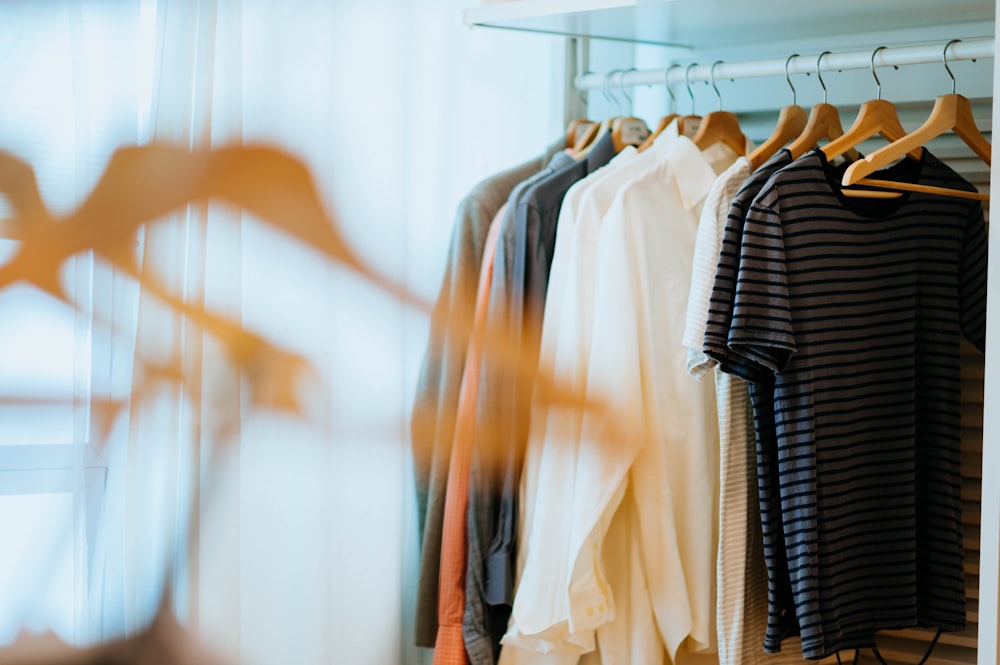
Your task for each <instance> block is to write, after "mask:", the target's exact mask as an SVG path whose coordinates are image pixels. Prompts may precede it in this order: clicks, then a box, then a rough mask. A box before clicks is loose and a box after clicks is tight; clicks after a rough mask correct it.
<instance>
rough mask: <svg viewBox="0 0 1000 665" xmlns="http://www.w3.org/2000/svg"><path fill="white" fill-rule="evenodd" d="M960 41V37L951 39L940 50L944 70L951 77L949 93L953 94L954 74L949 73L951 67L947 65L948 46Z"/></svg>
mask: <svg viewBox="0 0 1000 665" xmlns="http://www.w3.org/2000/svg"><path fill="white" fill-rule="evenodd" d="M960 41H962V40H961V39H953V40H951V41H950V42H948V43H947V44H945V45H944V51H942V52H941V59H942V60H943V61H944V70H945V71H946V72H948V76H950V77H951V94H953V95H954V94H955V75H954V74H952V73H951V67H949V66H948V47H949V46H951V45H952V44H957V43H958V42H960Z"/></svg>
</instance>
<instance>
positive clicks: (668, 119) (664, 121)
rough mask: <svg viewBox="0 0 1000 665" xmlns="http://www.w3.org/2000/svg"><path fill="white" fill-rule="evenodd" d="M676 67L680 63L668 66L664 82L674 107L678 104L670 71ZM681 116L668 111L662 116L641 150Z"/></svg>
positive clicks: (648, 145)
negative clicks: (671, 84)
mask: <svg viewBox="0 0 1000 665" xmlns="http://www.w3.org/2000/svg"><path fill="white" fill-rule="evenodd" d="M675 67H680V65H671V66H670V67H668V68H667V73H666V76H664V77H663V82H664V84H665V85H666V87H667V94H668V95H670V107H671V108H674V107H675V106H676V105H677V98H676V97H675V96H674V91H673V89H672V88H671V87H670V72H671V70H673V69H674V68H675ZM679 117H680V116H679V115H678V114H677V113H668V114H667V115H665V116H663V117H662V118H660V122H659V124H658V125H657V126H656V129H655V130H653V133H652V134H650V135H649V138H647V139H646V140H645V141H643V142H642V145H640V146H639V152H642V151H643V150H646V149H647V148H649V147H650V146H651V145H653V141H655V140H656V137H658V136H659V135H660V134H662V133H663V130H664V129H666V128H667V127H669V126H670V123H672V122H673V121H674V120H676V119H677V118H679Z"/></svg>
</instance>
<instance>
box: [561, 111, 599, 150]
mask: <svg viewBox="0 0 1000 665" xmlns="http://www.w3.org/2000/svg"><path fill="white" fill-rule="evenodd" d="M596 124H597V123H595V122H592V121H590V120H587V119H586V118H574V119H573V120H570V121H569V125H567V126H566V147H567V148H569V149H570V150H576V149H577V146H578V145H579V146H580V147H582V146H583V145H584V144H583V143H581V141H582V140H583V138H584V137H585V136H587V134H588V132H589V131H590V129H591V127H593V126H595V125H596Z"/></svg>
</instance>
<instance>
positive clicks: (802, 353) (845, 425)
mask: <svg viewBox="0 0 1000 665" xmlns="http://www.w3.org/2000/svg"><path fill="white" fill-rule="evenodd" d="M885 177H887V178H889V179H900V180H907V181H910V182H919V183H921V184H927V185H936V186H940V187H949V188H956V189H967V190H968V189H971V188H972V186H971V185H970V184H969V183H967V182H966V181H965V180H964V179H962V178H961V177H960V176H959V175H957V174H956V173H955V172H954V171H952V170H951V169H949V168H948V167H947V166H945V165H944V164H942V163H941V162H940V161H939V160H937V159H936V158H934V157H933V156H932V155H930V154H929V153H928V152H927V151H924V158H923V159H922V160H920V161H916V160H904V161H903V162H901V163H900V164H899V165H897V166H896V167H893V168H892V169H890V173H888V174H887V175H886V176H885ZM838 181H839V172H837V170H836V169H834V168H832V167H831V166H830V165H829V164H828V163H827V161H826V159H825V156H824V155H823V153H822V151H818V150H817V151H813V152H811V153H809V154H808V155H806V156H804V157H803V158H801V159H799V160H797V161H795V162H793V163H792V164H791V165H789V166H787V167H785V168H783V169H782V170H780V171H779V172H777V173H776V174H775V175H774V176H773V177H771V178H770V180H769V181H768V182H767V183H766V184H765V185H764V187H763V189H762V190H761V191H760V193H759V195H758V196H757V197H756V199H754V201H753V203H752V205H751V206H750V209H749V211H748V212H747V215H746V219H745V224H744V227H743V232H742V236H741V241H740V246H739V256H738V271H737V273H736V275H735V285H734V286H735V291H734V292H733V293H732V294H731V300H730V302H731V303H732V309H731V312H732V318H731V321H730V322H729V325H728V330H727V339H726V345H727V346H728V349H729V354H730V357H731V358H735V359H736V360H737V361H738V362H736V363H731V365H735V366H736V367H737V368H738V370H737V371H739V372H740V373H741V375H743V376H744V377H745V378H750V379H751V380H753V381H755V384H754V386H753V397H754V406H755V418H756V419H757V420H758V423H757V425H758V430H759V431H758V462H759V465H760V469H759V475H760V478H759V482H760V490H761V505H762V519H763V520H764V521H765V532H767V530H768V529H767V526H766V524H767V522H768V520H771V521H772V523H771V527H772V530H771V532H772V533H775V530H774V529H775V528H777V529H778V530H779V532H780V533H781V534H782V537H781V540H783V545H784V547H783V548H781V547H775V546H774V545H780V543H771V545H772V546H771V547H767V544H766V550H767V551H766V555H767V562H768V566H769V568H779V567H781V566H782V564H783V563H785V562H783V561H782V559H783V558H785V556H787V579H788V581H790V594H783V593H774V594H772V597H771V599H770V600H771V601H773V602H771V606H770V608H769V611H770V613H771V618H770V620H769V627H768V634H767V637H766V639H765V648H766V650H768V651H777V650H779V649H780V641H781V639H782V637H785V636H787V635H789V634H800V635H801V637H802V649H803V655H804V656H806V657H807V658H819V657H823V656H827V655H830V654H832V653H834V652H836V651H838V650H841V649H847V648H860V647H866V646H870V645H871V644H872V643H873V639H874V633H875V632H876V631H878V630H882V629H889V628H902V627H907V626H933V627H939V628H942V629H944V630H960V629H962V628H963V627H964V625H965V594H964V580H963V574H962V559H963V549H962V540H961V503H960V480H961V475H960V460H959V416H960V409H959V341H960V336H961V335H962V334H964V335H965V337H966V338H967V339H968V340H969V341H971V342H972V343H973V344H975V345H976V346H978V347H979V348H980V349H983V348H984V346H985V302H986V298H985V295H986V231H985V225H984V221H983V214H982V206H981V204H980V203H979V202H976V201H970V200H965V199H957V198H951V197H946V196H939V195H930V194H922V193H906V194H903V196H901V197H900V198H895V199H862V198H849V197H845V196H844V195H843V194H842V193H841V191H840V186H839V182H838ZM728 249H729V250H732V249H733V248H732V247H731V246H730V247H728ZM723 251H724V252H725V251H727V248H726V247H724V249H723ZM723 260H725V257H723ZM720 269H721V268H720ZM717 286H718V285H717ZM715 295H717V294H713V297H714V296H715ZM723 295H725V294H723ZM722 299H723V300H725V298H722ZM716 305H717V303H715V302H713V310H712V311H711V312H710V314H709V316H710V319H714V320H712V321H710V326H709V334H712V333H713V332H714V333H718V326H719V320H718V319H717V318H715V317H717V314H718V309H722V310H725V307H720V308H716ZM713 323H714V327H713V325H712V324H713ZM709 334H707V335H706V341H708V339H709ZM723 366H724V367H725V363H724V364H723ZM772 410H773V412H772ZM772 417H773V423H772V422H771V420H770V419H771V418H772ZM772 454H773V456H774V459H773V460H769V456H770V455H772ZM775 512H776V513H777V514H774V513H775ZM774 520H780V524H775V523H774ZM781 549H783V550H784V551H783V552H782V551H781ZM783 555H785V556H783ZM771 572H774V573H775V574H774V575H773V576H772V575H770V573H771ZM781 577H782V573H781V571H777V570H776V571H770V570H769V579H770V580H771V581H779V580H780V579H781ZM788 595H790V598H787V596H788ZM782 597H785V600H786V602H785V603H782V602H781V600H782ZM788 604H790V605H791V606H788Z"/></svg>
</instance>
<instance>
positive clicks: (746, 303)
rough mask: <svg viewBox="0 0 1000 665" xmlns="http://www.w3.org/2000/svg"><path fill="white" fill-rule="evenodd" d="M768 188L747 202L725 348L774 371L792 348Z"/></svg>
mask: <svg viewBox="0 0 1000 665" xmlns="http://www.w3.org/2000/svg"><path fill="white" fill-rule="evenodd" d="M777 207H778V201H777V194H776V191H775V190H774V189H771V190H770V191H768V192H765V193H763V194H762V196H761V197H759V198H758V199H756V200H755V201H754V202H753V204H751V206H750V212H749V213H748V214H747V219H746V224H745V226H744V228H743V238H742V242H741V244H740V259H739V269H738V271H737V278H736V296H735V299H734V301H733V321H732V326H731V327H730V330H729V340H728V341H729V348H730V349H731V350H732V351H733V352H735V353H737V354H739V355H741V356H743V357H744V358H748V359H750V360H751V361H753V362H755V363H758V364H759V365H761V366H762V367H765V368H767V369H768V370H770V371H771V372H774V373H775V374H777V373H779V372H781V371H782V370H783V369H784V368H785V366H786V365H787V364H788V361H789V360H790V359H791V357H792V355H793V354H794V353H795V335H794V332H793V327H792V312H791V302H790V299H789V296H788V276H787V273H786V269H785V258H786V256H785V241H784V237H783V235H782V229H781V216H780V214H779V213H778V212H777V211H776V209H777Z"/></svg>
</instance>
